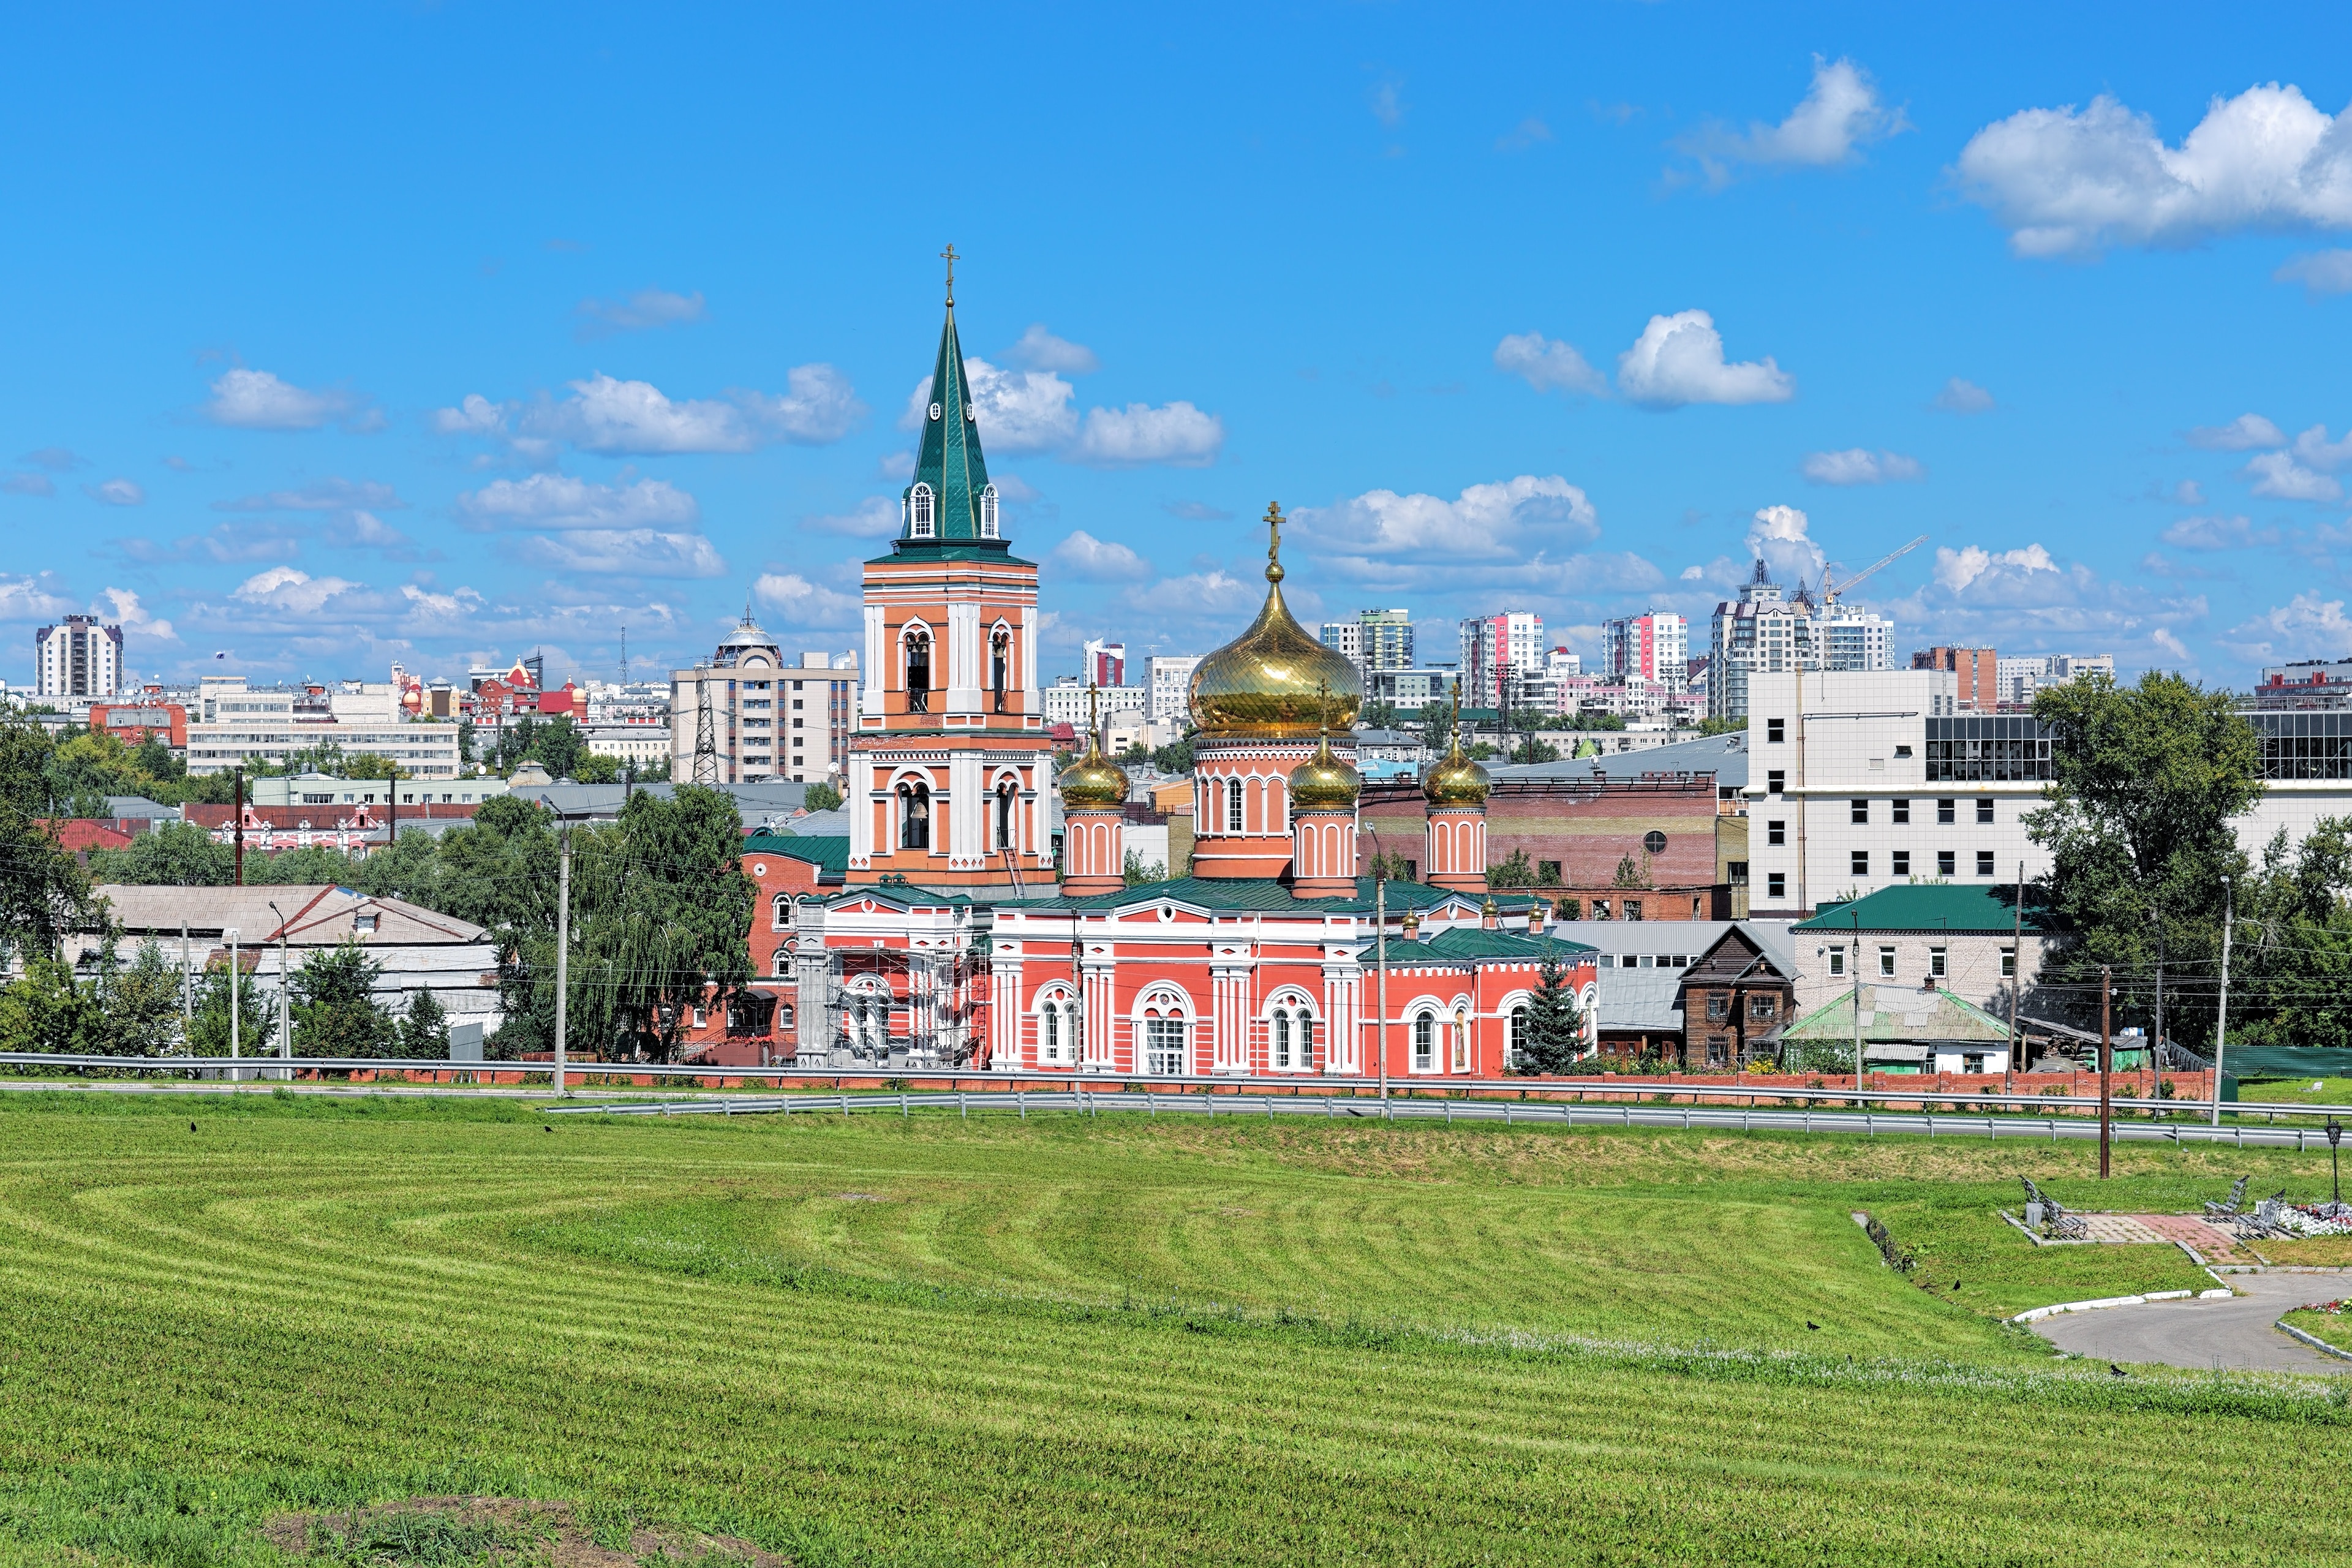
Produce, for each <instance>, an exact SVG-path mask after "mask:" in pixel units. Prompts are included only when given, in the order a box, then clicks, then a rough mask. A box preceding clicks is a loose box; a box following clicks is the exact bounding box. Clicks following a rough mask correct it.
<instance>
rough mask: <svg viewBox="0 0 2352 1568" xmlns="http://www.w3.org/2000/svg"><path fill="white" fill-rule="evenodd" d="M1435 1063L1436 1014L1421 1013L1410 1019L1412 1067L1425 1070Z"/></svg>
mask: <svg viewBox="0 0 2352 1568" xmlns="http://www.w3.org/2000/svg"><path fill="white" fill-rule="evenodd" d="M1436 1065H1437V1016H1436V1015H1435V1014H1433V1013H1423V1014H1422V1015H1421V1016H1419V1017H1417V1018H1415V1019H1414V1020H1413V1021H1412V1067H1413V1070H1414V1071H1415V1072H1427V1071H1429V1070H1430V1069H1431V1068H1433V1067H1435V1066H1436Z"/></svg>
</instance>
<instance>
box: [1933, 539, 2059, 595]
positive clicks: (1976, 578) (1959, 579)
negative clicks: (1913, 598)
mask: <svg viewBox="0 0 2352 1568" xmlns="http://www.w3.org/2000/svg"><path fill="white" fill-rule="evenodd" d="M2037 572H2047V573H2051V574H2056V573H2057V572H2058V563H2057V562H2055V561H2053V560H2052V559H2051V556H2050V552H2049V551H2047V550H2045V549H2043V548H2042V546H2041V545H2039V544H2029V545H2027V546H2026V547H2025V548H2024V549H2022V550H1987V549H1985V548H1984V547H1983V546H1982V545H1978V544H1969V545H1964V546H1962V547H1961V548H1960V549H1958V550H1953V549H1949V548H1939V549H1937V552H1936V582H1937V585H1938V586H1940V587H1942V588H1943V589H1944V590H1945V591H1946V592H1948V593H1950V594H1955V595H1958V594H1966V593H1969V592H1971V591H1978V592H1990V591H1998V590H2005V589H2007V588H2008V587H2010V586H2012V585H2013V584H2015V583H2016V582H2017V580H2018V579H2020V578H2024V577H2030V576H2031V575H2032V574H2034V573H2037Z"/></svg>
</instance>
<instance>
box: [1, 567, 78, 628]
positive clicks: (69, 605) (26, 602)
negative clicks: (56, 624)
mask: <svg viewBox="0 0 2352 1568" xmlns="http://www.w3.org/2000/svg"><path fill="white" fill-rule="evenodd" d="M57 586H58V584H57V581H56V579H55V578H54V577H52V576H51V575H50V574H48V573H46V572H44V573H42V574H40V575H38V576H37V577H18V576H16V575H14V574H10V573H6V572H0V621H53V620H55V619H57V618H58V616H70V615H72V614H73V613H74V611H75V608H76V606H75V605H74V602H73V601H72V600H71V599H68V598H67V597H66V596H65V595H63V594H60V593H58V591H57Z"/></svg>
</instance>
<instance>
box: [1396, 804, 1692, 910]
mask: <svg viewBox="0 0 2352 1568" xmlns="http://www.w3.org/2000/svg"><path fill="white" fill-rule="evenodd" d="M1717 809H1718V807H1717V789H1716V778H1715V775H1714V774H1713V773H1665V774H1643V775H1640V776H1637V777H1633V778H1610V777H1603V776H1601V775H1599V774H1595V775H1593V776H1592V777H1591V778H1590V779H1579V778H1574V777H1570V778H1545V779H1512V778H1503V779H1497V780H1496V782H1495V784H1494V787H1493V789H1492V790H1491V791H1490V792H1489V794H1488V795H1487V796H1486V860H1487V864H1488V865H1490V866H1492V865H1497V864H1500V863H1501V862H1503V861H1505V860H1507V859H1509V858H1511V856H1512V855H1513V853H1514V852H1521V853H1524V854H1525V855H1526V856H1527V858H1528V863H1529V864H1530V865H1531V866H1534V867H1535V868H1537V869H1538V871H1542V870H1544V869H1546V868H1548V867H1549V868H1550V869H1552V870H1554V871H1556V873H1557V877H1558V885H1559V887H1561V888H1564V889H1601V888H1607V887H1609V886H1610V885H1611V883H1612V881H1613V880H1614V879H1615V877H1616V875H1617V868H1618V865H1619V864H1620V862H1622V860H1624V859H1625V858H1626V857H1628V856H1631V857H1632V858H1633V862H1634V864H1635V865H1636V866H1643V865H1644V863H1645V862H1646V870H1647V872H1648V880H1649V882H1650V884H1651V885H1652V886H1653V887H1654V888H1658V889H1703V888H1713V887H1714V886H1716V884H1717V880H1718V879H1717V875H1716V815H1717ZM1360 810H1361V812H1362V815H1363V823H1364V826H1365V829H1366V835H1365V837H1366V841H1367V844H1368V846H1369V845H1370V840H1371V838H1372V837H1374V836H1376V835H1377V836H1378V837H1379V838H1380V840H1381V847H1384V848H1385V849H1386V850H1387V852H1388V853H1391V854H1395V855H1402V856H1403V857H1404V858H1405V859H1407V860H1408V861H1411V862H1413V870H1412V873H1410V874H1412V875H1419V874H1420V872H1421V869H1422V868H1421V867H1420V865H1419V863H1418V855H1419V849H1418V846H1419V842H1420V839H1421V835H1422V821H1423V816H1424V814H1425V812H1426V807H1425V806H1424V805H1423V801H1422V798H1421V786H1420V785H1419V784H1417V783H1415V782H1414V781H1413V780H1411V779H1400V780H1383V781H1381V782H1380V783H1377V784H1365V786H1364V793H1363V800H1362V805H1361V807H1360ZM1684 901H1685V903H1687V901H1688V900H1687V899H1685V900H1684ZM1715 908H1716V905H1715V903H1714V902H1713V900H1710V901H1709V904H1708V911H1709V912H1708V913H1707V914H1706V915H1705V916H1703V917H1699V918H1705V919H1719V918H1722V917H1721V916H1719V915H1717V914H1716V913H1715V912H1714V910H1715Z"/></svg>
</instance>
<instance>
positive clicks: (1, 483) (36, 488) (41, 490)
mask: <svg viewBox="0 0 2352 1568" xmlns="http://www.w3.org/2000/svg"><path fill="white" fill-rule="evenodd" d="M0 490H5V491H7V492H8V493H9V494H10V495H12V496H53V495H55V494H57V493H58V487H57V483H56V481H55V480H53V479H50V478H49V476H48V475H47V474H10V475H9V476H8V477H7V478H6V479H0Z"/></svg>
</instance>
